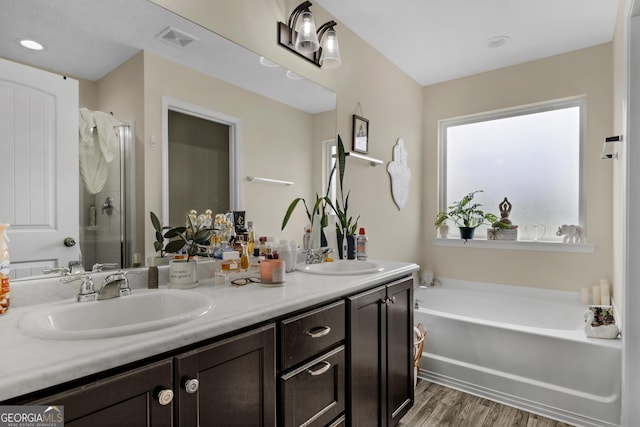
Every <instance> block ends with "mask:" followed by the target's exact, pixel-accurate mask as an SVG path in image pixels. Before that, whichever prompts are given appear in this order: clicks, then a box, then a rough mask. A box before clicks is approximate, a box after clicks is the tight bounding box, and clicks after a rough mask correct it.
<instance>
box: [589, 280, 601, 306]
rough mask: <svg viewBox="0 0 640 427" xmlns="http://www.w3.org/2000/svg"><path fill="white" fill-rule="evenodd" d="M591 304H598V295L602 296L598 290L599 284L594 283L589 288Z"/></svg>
mask: <svg viewBox="0 0 640 427" xmlns="http://www.w3.org/2000/svg"><path fill="white" fill-rule="evenodd" d="M591 291H592V298H593V302H592V304H593V305H600V297H601V296H602V292H601V291H600V285H595V286H593V287H592V288H591Z"/></svg>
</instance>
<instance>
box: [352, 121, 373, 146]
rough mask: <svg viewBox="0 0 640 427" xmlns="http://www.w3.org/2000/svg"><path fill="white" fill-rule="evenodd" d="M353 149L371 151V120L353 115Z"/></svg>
mask: <svg viewBox="0 0 640 427" xmlns="http://www.w3.org/2000/svg"><path fill="white" fill-rule="evenodd" d="M353 151H355V152H357V153H363V154H367V153H368V152H369V120H367V119H365V118H364V117H360V116H358V115H355V114H354V115H353Z"/></svg>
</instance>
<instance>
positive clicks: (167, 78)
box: [144, 53, 314, 256]
mask: <svg viewBox="0 0 640 427" xmlns="http://www.w3.org/2000/svg"><path fill="white" fill-rule="evenodd" d="M144 63H145V78H144V96H145V106H144V110H145V126H144V127H145V131H144V134H145V139H146V141H147V143H145V144H144V150H145V154H144V162H145V167H144V194H145V212H149V211H154V212H156V213H160V212H162V198H161V196H162V147H161V139H162V97H163V96H168V97H170V98H173V99H178V100H181V101H183V102H187V103H190V104H194V105H196V106H199V107H202V108H206V109H209V110H212V111H215V112H218V113H223V114H225V115H228V116H233V117H237V118H239V119H240V120H241V122H240V153H241V162H240V169H241V170H240V177H241V194H242V197H241V206H242V208H243V210H246V212H247V218H246V219H247V220H249V221H253V222H254V227H255V229H256V231H257V233H258V234H259V235H267V236H276V237H280V236H282V237H284V238H287V239H297V240H301V235H302V229H303V226H304V223H305V219H306V217H305V215H304V214H303V213H302V211H301V212H300V214H299V215H297V216H295V217H294V218H293V220H292V223H291V224H290V225H289V226H288V227H287V229H286V230H285V233H282V234H281V233H280V224H281V222H282V217H283V216H284V213H285V211H286V208H287V206H288V204H289V202H290V201H291V200H293V199H294V198H295V197H298V196H299V195H306V194H309V193H310V191H311V188H312V176H311V173H310V171H311V169H312V161H311V158H312V156H311V150H312V143H311V139H312V132H313V123H314V117H313V115H311V114H308V113H305V112H303V111H300V110H297V109H294V108H291V107H288V106H286V105H284V104H280V103H278V102H275V101H272V100H270V99H268V98H264V97H262V96H259V95H256V94H254V93H252V92H249V91H246V90H244V89H241V88H238V87H236V86H233V85H230V84H228V83H225V82H223V81H221V80H217V79H214V78H212V77H209V76H207V75H205V74H203V73H200V72H197V71H194V70H190V69H188V68H185V67H183V66H181V65H179V64H176V63H174V62H171V61H168V60H166V59H164V58H161V57H159V56H156V55H152V54H149V53H145V54H144ZM175 76H180V78H179V79H177V78H176V77H175ZM152 137H153V138H154V139H155V140H156V142H157V144H156V145H155V147H151V146H150V144H149V143H148V141H149V140H150V138H152ZM247 175H255V176H262V177H268V178H276V179H282V180H287V181H294V182H295V185H293V186H290V187H289V186H283V185H276V184H270V183H261V182H248V181H247V180H246V176H247ZM194 185H197V183H194ZM146 215H148V214H146ZM145 218H146V217H145ZM145 226H146V228H147V229H146V235H147V238H146V239H145V244H146V255H147V256H150V255H151V254H152V253H153V239H152V234H151V233H152V229H151V223H150V222H149V221H146V223H145Z"/></svg>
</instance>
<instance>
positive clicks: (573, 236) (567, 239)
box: [556, 224, 584, 243]
mask: <svg viewBox="0 0 640 427" xmlns="http://www.w3.org/2000/svg"><path fill="white" fill-rule="evenodd" d="M556 235H557V236H563V237H562V242H563V243H584V229H583V228H582V227H580V226H579V225H567V224H564V225H562V226H560V227H558V232H557V233H556Z"/></svg>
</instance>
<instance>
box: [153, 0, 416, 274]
mask: <svg viewBox="0 0 640 427" xmlns="http://www.w3.org/2000/svg"><path fill="white" fill-rule="evenodd" d="M154 2H155V3H158V4H160V5H161V6H164V7H166V8H168V9H170V10H172V11H174V12H176V13H178V14H180V15H182V16H185V17H187V18H188V19H191V20H193V21H195V22H197V23H199V24H201V25H203V26H205V27H207V28H209V29H211V30H213V31H215V32H217V33H218V34H220V35H222V36H224V37H226V38H228V39H230V40H232V41H235V42H236V43H238V44H241V45H243V46H245V47H247V48H248V49H250V50H252V51H254V52H256V53H258V54H260V55H264V56H266V57H268V58H269V59H271V60H272V61H275V62H277V63H279V64H281V65H283V66H285V67H287V68H289V69H291V70H293V71H295V72H296V73H298V74H300V75H303V76H305V77H307V78H309V79H311V80H313V81H316V82H317V83H319V84H321V85H323V86H325V87H327V88H329V89H331V90H333V91H334V92H336V93H337V94H338V102H337V124H338V133H339V134H340V136H341V137H342V139H343V141H344V143H345V146H346V147H347V148H348V149H350V147H351V136H350V134H351V117H352V114H354V113H356V111H358V112H360V113H362V114H361V115H364V117H366V118H367V119H369V120H370V133H371V134H370V142H369V154H370V155H371V156H373V157H377V158H380V159H382V160H384V161H385V166H378V167H375V168H372V167H371V166H369V164H368V163H362V162H358V161H353V160H352V159H350V160H348V165H347V171H346V176H345V186H346V188H348V189H350V190H351V198H350V199H349V200H350V204H351V205H350V209H349V210H350V211H352V212H354V213H355V214H356V215H357V214H359V215H361V219H360V225H362V226H364V227H366V228H367V234H368V235H369V255H370V256H371V257H373V258H387V259H395V260H404V261H414V262H418V261H419V260H420V259H421V251H422V243H421V242H422V234H421V232H420V224H421V223H422V222H423V218H422V217H423V215H422V213H421V208H422V205H421V198H422V182H423V179H422V176H421V159H422V126H421V123H422V112H421V110H422V105H421V102H422V93H421V87H420V85H418V84H417V83H416V82H415V81H413V80H412V79H411V78H409V77H408V76H407V75H406V74H405V73H403V72H402V71H400V70H399V69H398V68H397V67H396V66H394V65H393V64H391V63H390V62H389V61H388V60H387V59H386V58H384V57H383V56H382V55H380V54H379V53H378V52H377V51H375V50H373V49H372V48H371V47H370V46H369V45H368V44H366V43H365V42H364V41H362V40H361V39H360V38H359V37H358V36H356V35H355V34H354V33H353V32H351V31H350V30H349V29H348V28H346V27H345V26H344V25H342V24H341V23H338V27H337V31H338V37H339V40H340V50H341V54H342V60H343V62H342V65H341V66H340V67H339V68H336V69H319V68H318V67H316V66H314V65H313V64H310V63H309V62H307V61H305V60H303V59H301V58H299V57H298V56H297V55H294V54H292V53H291V52H289V51H287V50H286V49H284V48H282V47H280V46H279V45H278V44H277V40H276V22H277V21H285V22H286V20H287V18H288V16H289V13H291V11H292V10H293V9H294V8H295V6H296V5H298V4H299V1H289V0H264V1H258V2H256V1H254V0H235V1H217V2H211V1H209V0H192V1H188V2H185V1H180V0H154ZM312 10H313V11H314V14H315V16H316V20H317V22H319V23H322V22H325V21H328V20H329V19H333V17H331V16H329V15H328V14H327V13H326V11H324V10H323V9H322V8H321V7H319V6H318V5H317V4H314V5H313V8H312ZM358 103H359V104H360V106H361V111H360V110H358ZM397 138H403V139H404V141H405V145H406V147H407V151H408V153H409V167H410V168H411V170H412V181H411V186H410V192H409V199H408V202H407V204H406V206H405V207H404V209H402V210H401V211H399V210H398V209H397V208H396V206H395V204H394V203H393V199H392V198H391V186H390V180H389V175H388V173H387V172H386V163H387V162H388V161H390V160H391V156H392V150H393V145H394V144H395V143H396V140H397ZM323 139H324V137H323ZM321 142H322V141H321V140H320V139H317V140H314V141H313V144H314V148H313V153H314V154H313V156H308V157H307V158H306V159H304V160H297V162H300V163H303V164H305V165H306V167H307V168H308V169H307V170H308V171H314V173H313V177H312V176H308V178H306V179H308V180H312V184H311V185H310V186H307V187H305V186H304V185H301V186H300V187H298V184H297V182H296V185H295V188H292V189H291V190H290V191H289V192H288V194H287V195H286V197H281V194H280V193H281V191H280V190H277V189H272V190H269V191H270V192H269V193H268V194H269V195H268V196H266V195H265V196H266V197H265V198H264V199H263V201H264V202H265V203H266V202H268V203H267V204H265V203H259V204H253V205H247V206H246V208H247V212H250V211H251V210H252V209H259V208H264V207H265V206H268V208H269V209H272V210H274V211H276V212H277V211H279V212H280V213H278V214H274V216H275V217H279V218H280V219H281V217H282V213H283V212H284V210H285V209H286V206H287V205H288V202H289V201H290V200H291V199H292V198H293V197H295V196H302V197H305V198H308V199H312V198H313V197H314V194H315V192H320V193H322V192H323V189H322V188H321V185H320V182H321V181H320V179H319V176H320V175H319V173H317V172H316V171H320V170H321V169H320V168H321V166H322V158H321V157H319V156H318V147H317V144H321ZM245 153H246V155H248V156H249V159H247V160H246V162H248V163H249V164H256V163H268V164H269V165H268V167H270V168H274V169H278V170H281V169H282V168H283V167H285V166H286V167H289V163H287V162H286V160H285V158H283V157H277V156H274V157H269V161H267V162H264V161H263V160H262V159H261V158H254V157H253V155H252V154H248V153H247V151H245ZM291 158H292V157H291ZM299 159H301V158H299ZM156 161H157V159H156ZM298 166H299V165H297V164H296V165H295V167H298ZM265 173H266V172H265ZM303 180H304V179H303ZM296 181H297V180H296ZM244 188H245V189H246V188H248V184H247V185H245V186H244ZM147 190H150V188H147ZM248 215H249V214H248ZM274 219H275V218H274ZM292 226H293V227H294V228H295V233H294V235H293V238H298V239H299V235H300V231H299V230H300V229H301V228H299V226H295V225H294V224H292V225H291V226H289V227H292ZM259 227H260V229H261V230H260V233H262V232H263V231H262V230H264V231H265V232H267V231H270V233H276V232H277V230H278V229H279V224H276V221H272V222H269V223H267V224H265V225H264V227H263V226H259ZM287 229H288V228H287ZM147 240H149V239H147Z"/></svg>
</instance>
